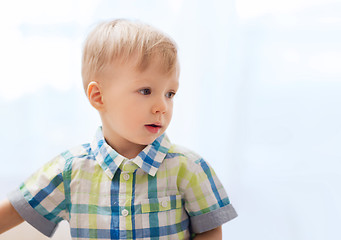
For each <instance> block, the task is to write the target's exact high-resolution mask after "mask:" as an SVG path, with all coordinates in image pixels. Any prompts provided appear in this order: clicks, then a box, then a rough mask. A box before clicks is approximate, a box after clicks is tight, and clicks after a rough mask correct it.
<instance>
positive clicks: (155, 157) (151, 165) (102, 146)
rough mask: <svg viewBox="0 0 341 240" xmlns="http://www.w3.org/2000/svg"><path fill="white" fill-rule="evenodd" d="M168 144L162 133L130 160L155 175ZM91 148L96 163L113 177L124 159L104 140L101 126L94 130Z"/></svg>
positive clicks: (166, 151) (169, 143)
mask: <svg viewBox="0 0 341 240" xmlns="http://www.w3.org/2000/svg"><path fill="white" fill-rule="evenodd" d="M170 146H171V142H170V141H169V139H168V137H167V135H166V134H165V133H164V134H162V135H161V136H160V137H158V138H157V139H155V141H154V142H153V143H151V144H149V145H147V146H146V147H145V148H144V149H143V150H142V151H141V152H140V153H139V154H138V155H137V156H136V157H135V158H134V159H132V162H133V163H135V164H136V165H137V166H138V167H140V168H141V169H142V170H144V171H145V172H146V173H148V174H149V175H151V176H155V174H156V172H157V170H158V169H159V167H160V165H161V163H162V162H163V160H164V158H165V157H166V155H167V153H168V150H169V148H170ZM91 150H92V152H93V153H94V155H95V158H96V161H97V163H98V164H99V165H100V166H101V168H102V169H103V171H104V172H105V173H106V174H107V175H108V176H109V177H110V178H111V179H112V178H113V177H114V175H115V173H116V171H117V169H118V168H119V166H120V165H121V163H122V162H123V160H124V159H126V158H125V157H123V156H122V155H120V154H119V153H118V152H116V151H115V149H113V148H112V147H111V146H109V144H108V143H107V142H106V141H105V139H104V136H103V132H102V127H99V128H98V130H97V132H96V135H95V138H94V140H93V141H92V143H91Z"/></svg>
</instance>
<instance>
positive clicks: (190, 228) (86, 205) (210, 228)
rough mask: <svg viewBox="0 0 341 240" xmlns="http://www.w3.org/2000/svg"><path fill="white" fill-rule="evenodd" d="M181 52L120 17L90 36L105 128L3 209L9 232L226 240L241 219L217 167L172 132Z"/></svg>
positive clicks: (93, 80) (90, 70)
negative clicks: (224, 228) (225, 230)
mask: <svg viewBox="0 0 341 240" xmlns="http://www.w3.org/2000/svg"><path fill="white" fill-rule="evenodd" d="M179 71H180V69H179V64H178V57H177V48H176V45H175V43H174V42H173V40H172V39H171V38H169V37H168V36H166V35H165V34H164V33H162V32H160V31H159V30H157V29H154V28H152V27H150V26H148V25H145V24H142V23H138V22H134V21H128V20H115V21H111V22H106V23H102V24H100V25H99V26H97V27H96V28H95V29H94V30H93V32H92V33H90V35H89V36H88V38H87V40H86V42H85V45H84V51H83V59H82V77H83V83H84V88H85V91H86V94H87V97H88V99H89V101H90V103H91V105H92V106H93V107H94V108H95V109H96V110H97V111H98V112H99V114H100V117H101V120H102V127H100V128H99V129H98V130H97V133H96V135H95V138H94V140H93V141H92V142H91V143H88V144H83V145H81V146H79V147H76V148H73V149H71V150H68V151H65V152H63V153H61V154H60V155H58V156H57V157H55V158H54V159H52V160H51V161H50V162H48V163H47V164H45V165H44V166H43V167H42V168H41V169H40V170H39V171H37V172H36V173H35V174H34V175H32V176H31V177H30V178H29V179H28V180H27V181H26V182H25V183H23V184H22V185H21V186H20V188H19V189H17V190H15V191H14V192H12V193H11V194H9V197H8V200H5V201H3V202H2V203H1V204H0V233H1V232H4V231H6V230H8V229H10V228H12V227H14V226H16V225H18V224H19V223H21V222H22V221H24V220H25V221H27V222H28V223H30V224H31V225H32V226H34V227H35V228H36V229H38V230H39V231H40V232H42V233H43V234H45V235H47V236H51V235H52V234H53V232H54V230H55V229H56V227H57V225H58V223H59V222H60V221H62V220H67V221H68V222H69V224H70V229H71V236H72V239H153V240H156V239H171V240H174V239H197V240H199V239H222V233H221V225H222V224H223V223H225V222H227V221H229V220H231V219H233V218H235V217H236V216H237V214H236V212H235V210H234V208H233V207H232V205H231V204H230V201H229V199H228V197H227V195H226V192H225V190H224V188H223V186H222V184H221V182H220V181H219V180H218V178H217V176H216V174H215V173H214V171H213V169H212V168H211V167H210V166H209V165H208V164H207V162H206V161H205V160H203V159H202V158H201V157H200V156H198V155H197V154H195V153H194V152H192V151H190V150H187V149H185V148H182V147H179V146H177V145H173V144H172V143H171V142H170V140H169V139H168V137H167V135H166V134H165V131H166V129H167V127H168V124H169V123H170V121H171V118H172V111H173V97H174V95H175V94H176V92H177V90H178V87H179V82H178V79H179Z"/></svg>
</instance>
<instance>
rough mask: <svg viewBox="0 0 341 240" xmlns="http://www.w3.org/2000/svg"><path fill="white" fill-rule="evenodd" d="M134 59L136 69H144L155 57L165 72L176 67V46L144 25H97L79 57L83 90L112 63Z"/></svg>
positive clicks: (123, 23) (122, 21)
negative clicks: (81, 55) (80, 58)
mask: <svg viewBox="0 0 341 240" xmlns="http://www.w3.org/2000/svg"><path fill="white" fill-rule="evenodd" d="M132 56H134V57H136V63H137V64H136V68H137V69H138V70H140V71H143V70H144V69H146V68H147V67H148V66H149V64H150V61H151V60H152V59H154V58H155V57H157V58H158V63H159V64H160V66H161V67H162V70H164V71H165V72H166V73H168V72H172V71H173V70H174V69H175V68H176V65H177V46H176V43H175V42H174V41H173V40H172V39H171V38H170V37H169V36H167V35H166V34H164V33H162V32H161V31H159V30H158V29H155V28H153V27H151V26H149V25H147V24H144V23H141V22H137V21H129V20H124V19H117V20H114V21H110V22H104V23H101V24H99V25H98V26H97V27H96V28H95V29H94V30H93V31H92V32H91V33H90V34H89V35H88V37H87V39H86V41H85V43H84V48H83V57H82V78H83V86H84V89H85V91H86V90H87V87H88V84H89V83H90V82H91V81H93V80H94V78H96V77H97V76H98V74H99V73H101V72H102V71H103V70H104V69H105V68H106V67H107V66H108V65H109V64H111V63H113V61H117V60H118V61H119V62H121V63H123V62H125V61H128V60H130V59H131V58H132Z"/></svg>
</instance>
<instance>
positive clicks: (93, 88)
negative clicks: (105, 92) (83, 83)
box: [87, 81, 103, 111]
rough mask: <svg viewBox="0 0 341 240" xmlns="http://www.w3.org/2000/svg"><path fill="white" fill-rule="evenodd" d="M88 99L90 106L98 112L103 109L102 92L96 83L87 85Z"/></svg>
mask: <svg viewBox="0 0 341 240" xmlns="http://www.w3.org/2000/svg"><path fill="white" fill-rule="evenodd" d="M87 95H88V99H89V101H90V103H91V105H92V106H93V107H94V108H96V109H97V110H98V111H100V110H102V109H103V99H102V92H101V88H100V86H99V84H98V82H95V81H92V82H90V83H89V85H88V89H87Z"/></svg>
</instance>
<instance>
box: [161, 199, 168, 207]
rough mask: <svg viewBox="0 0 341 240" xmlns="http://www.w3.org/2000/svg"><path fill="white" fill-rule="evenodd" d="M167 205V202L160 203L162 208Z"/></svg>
mask: <svg viewBox="0 0 341 240" xmlns="http://www.w3.org/2000/svg"><path fill="white" fill-rule="evenodd" d="M167 205H168V202H167V200H163V201H162V202H161V206H162V207H164V208H165V207H167Z"/></svg>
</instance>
